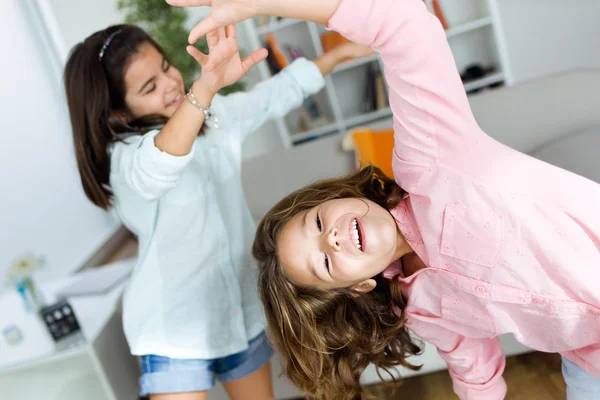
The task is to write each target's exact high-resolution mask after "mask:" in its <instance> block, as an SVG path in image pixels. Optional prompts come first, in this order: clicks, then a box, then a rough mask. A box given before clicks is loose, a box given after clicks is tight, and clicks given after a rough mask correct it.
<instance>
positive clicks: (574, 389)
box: [562, 357, 600, 400]
mask: <svg viewBox="0 0 600 400" xmlns="http://www.w3.org/2000/svg"><path fill="white" fill-rule="evenodd" d="M562 373H563V377H564V378H565V382H566V383H567V400H598V399H600V378H596V377H595V376H593V375H591V374H590V373H588V372H585V371H584V370H583V369H581V367H579V366H578V365H577V364H575V363H573V362H571V361H569V360H567V359H566V358H565V357H563V358H562Z"/></svg>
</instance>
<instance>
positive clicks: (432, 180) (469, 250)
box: [329, 0, 600, 400]
mask: <svg viewBox="0 0 600 400" xmlns="http://www.w3.org/2000/svg"><path fill="white" fill-rule="evenodd" d="M329 27H330V28H331V29H334V30H336V31H339V32H340V33H342V34H343V35H344V36H346V37H348V38H349V39H351V40H354V41H356V42H360V43H363V44H367V45H370V46H371V47H373V48H374V49H375V50H376V51H378V52H379V53H380V54H381V57H382V59H383V61H384V64H385V76H386V79H387V82H388V84H389V88H390V104H391V107H392V110H393V113H394V130H395V149H394V159H393V169H394V175H395V179H396V182H397V183H398V184H399V185H400V186H401V187H402V188H404V189H405V190H406V191H407V192H408V193H409V196H408V198H407V199H405V200H404V201H403V202H402V203H401V204H400V206H399V207H397V208H396V209H395V210H393V212H392V214H393V215H394V217H395V218H396V220H397V221H398V226H399V228H400V230H401V232H402V233H403V235H404V236H405V238H406V240H407V241H408V242H409V244H410V245H411V247H412V248H413V249H414V250H415V251H416V253H417V254H418V255H419V257H421V259H422V260H423V261H424V262H425V264H426V265H428V268H426V269H423V270H420V271H419V272H417V273H416V274H414V275H412V276H410V277H408V278H404V277H402V276H403V275H401V279H400V285H401V289H402V291H403V292H404V293H405V294H406V296H407V298H408V304H407V308H406V315H407V325H408V326H409V328H410V329H411V330H412V331H413V332H414V333H415V334H416V335H417V336H419V337H421V338H423V339H424V340H426V341H428V342H430V343H432V344H434V345H435V346H436V347H437V348H438V351H439V354H440V355H441V356H442V357H443V358H444V359H445V360H446V362H447V364H448V368H449V371H450V374H451V376H452V379H453V382H454V389H455V391H456V393H457V394H458V395H459V397H460V398H461V399H463V400H467V399H468V400H479V399H486V400H488V399H503V398H504V396H505V394H506V384H505V382H504V380H503V378H502V372H503V370H504V365H505V361H504V356H503V354H502V351H501V349H500V345H499V341H498V338H497V336H498V335H500V334H506V333H510V334H512V335H514V337H515V338H516V339H517V340H518V341H519V342H521V343H523V344H525V345H527V346H529V347H531V348H533V349H536V350H541V351H545V352H558V353H561V354H562V355H564V356H565V357H567V358H568V359H569V360H571V361H573V362H574V363H576V364H577V365H578V366H580V367H581V368H583V369H584V370H586V371H588V372H589V373H591V374H593V375H595V376H596V377H600V319H599V316H600V251H599V248H600V185H598V184H596V183H595V182H592V181H590V180H587V179H585V178H583V177H580V176H578V175H575V174H572V173H570V172H567V171H565V170H562V169H559V168H557V167H554V166H551V165H549V164H546V163H543V162H541V161H538V160H536V159H534V158H531V157H529V156H527V155H524V154H522V153H519V152H517V151H515V150H513V149H510V148H508V147H506V146H504V145H502V144H500V143H499V142H497V141H495V140H494V139H492V138H491V137H489V136H487V135H486V134H485V133H484V132H483V131H482V130H481V129H480V128H479V126H478V124H477V122H476V121H475V118H474V117H473V115H472V113H471V109H470V107H469V103H468V100H467V97H466V94H465V91H464V87H463V85H462V82H461V80H460V77H459V74H458V72H457V69H456V65H455V62H454V59H453V57H452V53H451V51H450V48H449V45H448V43H447V40H446V37H445V33H444V30H443V29H442V27H441V25H440V23H439V21H438V20H437V19H436V18H435V17H434V16H433V15H431V14H430V13H429V12H428V11H427V9H426V8H425V6H424V4H423V1H421V0H342V2H341V4H340V6H339V8H338V9H337V11H336V13H335V14H334V16H333V17H332V19H331V20H330V24H329ZM498 112H501V110H498ZM399 273H401V267H400V266H399V265H398V264H394V265H392V266H390V268H389V269H388V270H387V271H386V276H388V277H391V276H394V275H396V274H399Z"/></svg>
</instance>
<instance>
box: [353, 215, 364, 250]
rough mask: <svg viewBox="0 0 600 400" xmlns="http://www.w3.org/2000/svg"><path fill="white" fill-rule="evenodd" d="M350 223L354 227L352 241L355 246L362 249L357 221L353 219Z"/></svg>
mask: <svg viewBox="0 0 600 400" xmlns="http://www.w3.org/2000/svg"><path fill="white" fill-rule="evenodd" d="M352 225H354V229H353V230H352V238H353V239H354V243H355V244H356V247H357V248H358V249H359V250H361V249H362V245H361V243H360V237H359V235H358V221H356V219H355V220H353V221H352Z"/></svg>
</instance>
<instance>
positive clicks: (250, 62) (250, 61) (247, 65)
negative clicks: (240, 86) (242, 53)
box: [242, 48, 269, 72]
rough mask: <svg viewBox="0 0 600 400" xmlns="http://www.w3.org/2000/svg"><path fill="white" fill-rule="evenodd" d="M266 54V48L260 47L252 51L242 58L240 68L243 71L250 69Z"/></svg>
mask: <svg viewBox="0 0 600 400" xmlns="http://www.w3.org/2000/svg"><path fill="white" fill-rule="evenodd" d="M268 55H269V52H268V51H267V49H265V48H262V49H258V50H256V51H254V52H253V53H252V54H250V55H249V56H248V57H246V58H244V59H243V60H242V68H243V70H244V72H248V71H250V69H251V68H252V67H254V66H255V65H256V64H258V63H259V62H261V61H262V60H264V59H265V58H267V56H268Z"/></svg>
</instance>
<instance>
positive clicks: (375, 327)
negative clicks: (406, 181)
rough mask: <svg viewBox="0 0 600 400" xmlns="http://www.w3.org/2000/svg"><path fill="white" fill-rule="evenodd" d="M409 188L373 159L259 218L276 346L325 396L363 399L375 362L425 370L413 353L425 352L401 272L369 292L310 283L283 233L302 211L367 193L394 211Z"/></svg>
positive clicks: (296, 378)
mask: <svg viewBox="0 0 600 400" xmlns="http://www.w3.org/2000/svg"><path fill="white" fill-rule="evenodd" d="M404 194H405V192H404V191H403V190H402V188H400V187H399V186H398V185H396V183H395V182H394V181H393V180H392V179H390V178H388V177H386V176H385V175H384V174H383V173H382V172H381V170H379V169H378V168H376V167H373V166H369V167H366V168H364V169H362V170H360V171H358V172H356V173H353V174H351V175H348V176H346V177H343V178H337V179H329V180H323V181H320V182H317V183H314V184H312V185H310V186H308V187H305V188H303V189H300V190H298V191H296V192H294V193H292V194H290V195H288V196H287V197H285V198H284V199H283V200H281V201H280V202H279V203H278V204H276V205H275V206H274V207H273V208H272V209H271V210H270V211H269V212H268V213H267V214H266V216H265V217H264V218H263V219H262V221H261V222H260V223H259V225H258V229H257V234H256V237H255V240H254V245H253V249H252V251H253V255H254V257H255V258H256V259H257V261H258V264H259V276H258V285H259V292H260V296H261V299H262V302H263V305H264V308H265V312H266V316H267V331H268V335H269V338H270V340H271V342H272V344H273V346H274V347H275V348H276V349H277V351H279V352H280V353H281V354H282V356H283V358H284V374H285V375H287V376H288V377H289V378H290V380H291V381H292V382H293V383H294V384H295V385H296V386H297V387H298V388H299V389H300V390H302V391H303V392H304V393H305V394H306V395H308V396H311V397H314V398H317V399H344V400H346V399H347V400H351V399H352V400H353V399H360V398H361V395H362V394H364V392H363V390H362V389H361V386H360V383H359V378H360V376H361V374H362V372H363V371H364V370H365V368H366V367H367V366H368V365H369V364H370V363H372V364H374V365H375V366H376V367H377V372H378V374H379V377H380V378H381V379H382V380H383V378H382V375H381V371H385V372H386V373H387V374H389V376H390V377H391V378H392V379H393V380H394V383H397V382H396V379H395V377H394V375H393V374H392V372H391V371H390V368H392V367H395V366H403V367H406V368H409V369H412V370H417V369H419V368H420V366H415V365H412V364H411V363H409V362H408V361H407V357H409V356H412V355H416V354H419V353H420V352H421V347H420V346H419V345H418V344H415V343H414V342H413V341H412V340H411V337H410V335H409V333H408V330H407V329H406V327H405V324H404V322H405V321H404V312H403V309H404V306H405V303H404V302H403V299H402V294H401V292H400V289H399V287H398V282H397V278H395V279H394V280H391V281H390V280H387V279H385V278H383V277H382V276H381V274H380V275H378V276H377V277H375V280H376V281H377V286H376V287H375V289H373V290H372V291H370V292H369V293H366V294H360V295H359V294H357V292H355V291H353V290H351V289H349V288H341V289H333V290H322V289H317V288H312V287H303V286H301V285H299V284H297V283H295V282H294V281H292V280H291V279H290V277H289V276H288V275H287V274H286V273H285V271H284V270H283V268H282V267H281V264H280V260H279V257H278V252H277V240H278V237H279V234H280V233H281V231H282V229H283V227H284V226H285V225H286V224H287V222H288V221H289V220H290V219H292V218H293V217H294V215H296V214H298V213H299V212H302V211H304V210H307V209H310V208H312V207H314V206H317V205H319V204H321V203H323V202H325V201H328V200H333V199H342V198H367V199H369V200H371V201H373V202H375V203H376V204H378V205H380V206H381V207H384V208H385V209H387V210H391V209H393V208H394V207H396V206H397V205H398V203H399V202H400V201H401V200H402V198H403V196H404Z"/></svg>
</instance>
